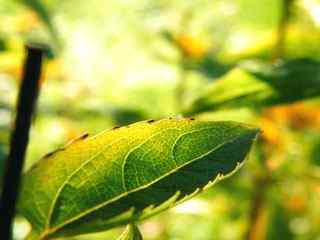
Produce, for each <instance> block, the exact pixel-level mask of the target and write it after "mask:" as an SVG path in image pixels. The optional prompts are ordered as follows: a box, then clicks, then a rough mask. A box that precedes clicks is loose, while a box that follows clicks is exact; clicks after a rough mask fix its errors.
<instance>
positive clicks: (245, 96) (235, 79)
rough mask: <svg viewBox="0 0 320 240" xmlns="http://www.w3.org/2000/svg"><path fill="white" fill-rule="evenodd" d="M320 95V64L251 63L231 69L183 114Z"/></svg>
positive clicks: (263, 104)
mask: <svg viewBox="0 0 320 240" xmlns="http://www.w3.org/2000/svg"><path fill="white" fill-rule="evenodd" d="M315 96H320V64H319V63H318V62H315V61H313V60H305V59H297V60H292V61H288V62H284V63H281V64H273V65H268V64H266V63H261V62H250V63H247V64H244V65H242V66H239V67H237V68H235V69H233V70H231V71H230V72H229V73H228V74H226V75H225V76H224V77H222V78H221V79H219V80H217V81H216V82H213V83H212V84H211V85H210V86H209V87H208V89H207V90H206V91H205V92H204V93H203V94H202V95H201V96H200V97H199V98H197V99H195V101H194V102H193V103H192V104H191V106H190V107H189V108H188V109H186V111H185V114H186V115H193V114H197V113H200V112H207V111H212V110H218V109H222V108H238V107H254V108H261V107H266V106H272V105H276V104H285V103H291V102H295V101H300V100H305V99H307V98H311V97H315Z"/></svg>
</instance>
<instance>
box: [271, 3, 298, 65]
mask: <svg viewBox="0 0 320 240" xmlns="http://www.w3.org/2000/svg"><path fill="white" fill-rule="evenodd" d="M293 1H294V0H282V1H281V16H280V20H279V24H278V29H277V35H276V42H275V46H274V49H273V53H272V56H271V61H272V62H273V61H276V60H278V59H279V58H282V57H283V54H284V45H285V41H286V35H287V27H288V22H289V18H290V7H291V5H292V3H293Z"/></svg>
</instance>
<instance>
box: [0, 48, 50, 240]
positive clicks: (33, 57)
mask: <svg viewBox="0 0 320 240" xmlns="http://www.w3.org/2000/svg"><path fill="white" fill-rule="evenodd" d="M26 50H27V57H26V60H25V64H24V74H23V79H22V81H21V84H20V90H19V96H18V101H17V106H16V118H15V122H14V129H13V131H12V133H11V139H10V149H9V155H8V158H7V161H6V169H5V174H4V181H3V189H2V194H1V200H0V226H1V239H2V240H11V239H12V222H13V218H14V215H15V206H16V202H17V198H18V191H19V185H20V179H21V172H22V169H23V163H24V157H25V153H26V149H27V145H28V141H29V130H30V126H31V121H32V115H33V112H34V109H35V105H36V101H37V97H38V94H39V79H40V73H41V62H42V57H43V53H44V51H43V49H42V48H38V47H33V46H27V47H26Z"/></svg>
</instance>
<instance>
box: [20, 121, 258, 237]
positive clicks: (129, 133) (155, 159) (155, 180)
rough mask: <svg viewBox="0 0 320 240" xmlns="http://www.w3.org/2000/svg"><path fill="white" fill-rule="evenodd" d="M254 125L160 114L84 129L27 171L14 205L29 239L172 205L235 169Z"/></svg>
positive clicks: (91, 228)
mask: <svg viewBox="0 0 320 240" xmlns="http://www.w3.org/2000/svg"><path fill="white" fill-rule="evenodd" d="M258 132H259V130H258V129H256V128H252V127H250V126H247V125H243V124H238V123H233V122H202V121H197V120H194V119H180V120H179V119H163V120H159V121H154V120H150V121H144V122H138V123H135V124H132V125H129V126H127V127H122V128H116V129H112V130H110V131H106V132H103V133H101V134H98V135H96V136H93V137H88V135H83V136H82V137H80V138H78V139H76V140H74V141H73V142H72V143H70V144H68V145H67V146H65V147H64V148H62V149H58V150H57V151H55V152H53V153H50V154H48V155H46V156H45V157H44V158H43V159H42V160H41V161H39V162H38V163H36V165H34V166H33V167H32V168H31V169H30V170H29V171H28V172H27V173H26V174H25V175H24V178H25V181H24V184H23V187H22V192H21V201H20V204H19V206H18V207H19V210H20V212H21V213H23V215H24V216H25V217H27V219H28V220H29V221H30V222H31V223H32V226H33V231H32V233H31V235H30V237H29V239H48V238H51V237H63V236H74V235H78V234H83V233H90V232H96V231H103V230H107V229H110V228H114V227H117V226H121V225H125V224H130V223H134V222H137V221H141V220H143V219H146V218H148V217H151V216H153V215H155V214H157V213H159V212H161V211H163V210H165V209H167V208H170V207H172V206H175V205H176V204H178V203H180V202H182V201H185V200H187V199H189V198H191V197H193V196H194V195H196V194H197V193H199V192H200V191H202V190H204V189H206V188H208V187H209V186H211V185H212V184H213V183H214V182H216V181H218V180H220V179H222V178H224V177H226V176H229V175H230V174H231V173H233V172H234V171H236V170H237V169H238V167H239V166H240V165H241V164H242V162H243V160H244V159H245V157H246V155H247V153H248V152H249V150H250V147H251V145H252V142H253V140H254V139H255V137H256V135H257V133H258Z"/></svg>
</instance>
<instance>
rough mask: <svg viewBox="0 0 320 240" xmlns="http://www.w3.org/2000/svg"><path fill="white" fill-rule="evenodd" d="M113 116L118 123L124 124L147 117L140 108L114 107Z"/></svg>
mask: <svg viewBox="0 0 320 240" xmlns="http://www.w3.org/2000/svg"><path fill="white" fill-rule="evenodd" d="M112 118H113V119H114V121H115V123H116V124H117V125H120V126H122V125H128V124H130V123H134V122H138V121H141V120H143V119H145V113H144V112H143V111H142V110H138V109H130V108H114V109H113V110H112Z"/></svg>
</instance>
